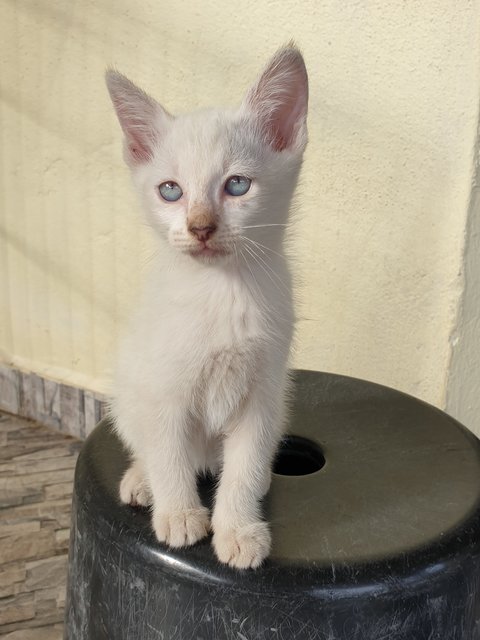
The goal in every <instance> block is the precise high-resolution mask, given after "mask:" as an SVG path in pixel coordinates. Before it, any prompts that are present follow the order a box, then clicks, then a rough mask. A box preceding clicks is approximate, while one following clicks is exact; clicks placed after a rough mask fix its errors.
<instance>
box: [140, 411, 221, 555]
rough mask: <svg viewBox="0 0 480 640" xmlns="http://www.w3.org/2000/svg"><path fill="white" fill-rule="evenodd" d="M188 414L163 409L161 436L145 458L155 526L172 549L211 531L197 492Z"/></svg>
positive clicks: (206, 513)
mask: <svg viewBox="0 0 480 640" xmlns="http://www.w3.org/2000/svg"><path fill="white" fill-rule="evenodd" d="M186 413H187V412H186V411H183V410H182V408H179V407H172V406H170V407H163V408H162V411H161V415H160V416H159V425H158V427H157V429H158V433H159V434H160V437H157V438H156V439H155V446H152V447H150V449H149V451H147V453H146V459H145V462H146V469H147V475H148V481H149V485H150V488H151V491H152V495H153V511H152V525H153V528H154V531H155V534H156V536H157V538H158V540H159V541H160V542H165V543H166V544H168V545H169V546H171V547H185V546H189V545H192V544H194V543H195V542H197V540H200V539H201V538H203V537H205V536H206V535H207V533H208V531H209V513H208V509H206V508H205V507H204V506H202V503H201V502H200V498H199V496H198V493H197V483H196V473H195V465H194V462H193V461H192V452H191V451H190V442H189V438H188V424H187V420H186V417H185V416H186ZM152 444H153V443H152Z"/></svg>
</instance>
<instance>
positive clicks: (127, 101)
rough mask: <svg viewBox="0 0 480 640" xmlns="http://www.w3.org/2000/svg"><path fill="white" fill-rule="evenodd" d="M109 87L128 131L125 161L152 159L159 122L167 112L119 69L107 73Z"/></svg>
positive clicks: (138, 161)
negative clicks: (119, 71) (118, 71)
mask: <svg viewBox="0 0 480 640" xmlns="http://www.w3.org/2000/svg"><path fill="white" fill-rule="evenodd" d="M107 86H108V89H109V92H110V96H111V98H112V102H113V106H114V107H115V111H116V112H117V116H118V119H119V121H120V125H121V127H122V129H123V132H124V134H125V142H126V145H125V149H126V152H127V153H126V160H127V161H129V162H132V163H134V164H136V163H143V162H147V161H148V160H150V159H151V158H152V155H153V148H154V145H155V143H156V141H157V138H158V135H159V131H158V124H159V122H160V121H161V119H162V116H163V117H167V114H166V112H165V111H164V110H163V109H162V107H161V106H160V105H159V104H158V103H157V102H156V101H155V100H153V98H150V96H148V95H147V94H146V93H144V92H143V91H142V90H141V89H139V88H138V87H137V86H135V85H134V84H133V82H130V80H128V78H126V77H125V76H122V75H121V74H120V73H117V72H116V71H109V72H108V73H107Z"/></svg>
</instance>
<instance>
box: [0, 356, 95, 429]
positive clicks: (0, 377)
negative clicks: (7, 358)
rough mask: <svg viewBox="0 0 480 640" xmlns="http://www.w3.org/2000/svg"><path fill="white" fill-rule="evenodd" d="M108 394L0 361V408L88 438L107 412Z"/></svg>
mask: <svg viewBox="0 0 480 640" xmlns="http://www.w3.org/2000/svg"><path fill="white" fill-rule="evenodd" d="M106 402H107V398H106V396H104V395H102V394H99V393H95V392H93V391H89V390H87V389H80V388H78V387H72V386H70V385H67V384H63V383H61V382H55V381H54V380H49V379H47V378H43V377H42V376H39V375H38V374H36V373H33V372H25V371H21V370H20V369H15V368H13V367H10V366H8V365H6V364H2V363H0V409H1V410H3V411H8V412H9V413H13V414H15V415H18V416H22V417H23V418H29V419H31V420H36V421H37V422H40V423H41V424H44V425H47V426H49V427H53V428H54V429H57V430H58V431H61V432H63V433H68V434H70V435H72V436H75V437H77V438H82V439H83V438H85V437H86V436H88V434H89V433H90V432H91V431H92V430H93V428H94V427H95V425H96V424H97V423H98V422H99V421H100V420H101V419H102V417H103V416H104V415H105V413H106V412H107V404H106Z"/></svg>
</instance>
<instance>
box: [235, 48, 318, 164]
mask: <svg viewBox="0 0 480 640" xmlns="http://www.w3.org/2000/svg"><path fill="white" fill-rule="evenodd" d="M244 107H246V108H247V109H248V110H249V111H250V112H252V113H253V114H254V116H255V117H256V118H257V119H258V122H259V124H260V127H261V130H262V133H263V135H264V136H265V139H266V141H267V143H268V144H269V145H270V146H271V147H272V148H273V149H275V151H283V150H284V149H292V150H297V151H302V150H303V149H304V147H305V145H306V143H307V126H306V118H307V107H308V76H307V70H306V68H305V63H304V61H303V57H302V54H301V53H300V51H299V50H298V49H297V48H296V47H295V46H294V45H293V44H292V45H289V46H287V47H285V48H283V49H280V50H279V51H278V52H277V53H276V54H275V55H274V57H273V58H272V60H270V62H269V63H268V65H267V67H266V68H265V70H264V72H263V73H262V75H261V76H260V78H259V79H258V81H257V82H256V84H255V85H254V86H253V87H252V88H251V89H250V91H249V92H248V94H247V96H246V98H245V101H244Z"/></svg>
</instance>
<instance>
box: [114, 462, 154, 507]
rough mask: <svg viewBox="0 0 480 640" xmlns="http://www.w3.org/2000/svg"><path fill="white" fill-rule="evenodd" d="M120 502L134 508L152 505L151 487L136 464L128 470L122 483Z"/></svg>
mask: <svg viewBox="0 0 480 640" xmlns="http://www.w3.org/2000/svg"><path fill="white" fill-rule="evenodd" d="M120 500H121V501H122V502H124V503H125V504H129V505H131V506H132V507H137V506H141V507H148V506H149V505H151V504H152V493H151V491H150V487H149V486H148V483H147V481H146V480H145V476H144V475H143V473H142V472H141V471H140V469H139V468H138V466H137V465H135V464H133V465H132V466H131V467H130V468H129V469H127V471H126V472H125V474H124V476H123V478H122V481H121V482H120Z"/></svg>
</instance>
